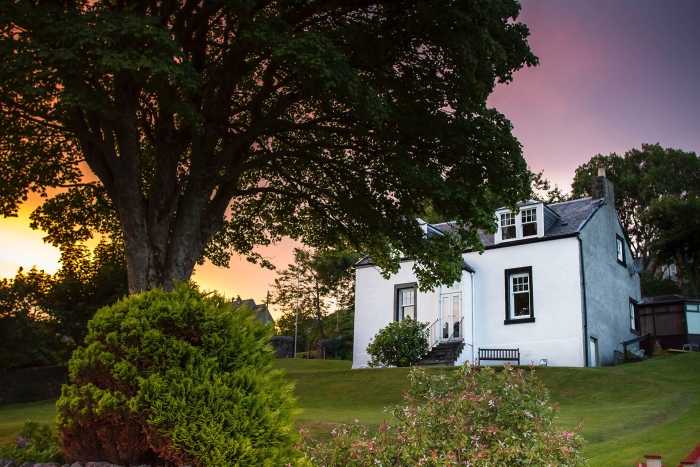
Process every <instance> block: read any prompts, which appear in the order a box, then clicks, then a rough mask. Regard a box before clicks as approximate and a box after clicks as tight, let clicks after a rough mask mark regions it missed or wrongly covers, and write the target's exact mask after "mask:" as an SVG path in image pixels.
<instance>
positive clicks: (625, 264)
mask: <svg viewBox="0 0 700 467" xmlns="http://www.w3.org/2000/svg"><path fill="white" fill-rule="evenodd" d="M615 259H616V260H617V264H619V265H620V266H624V267H627V262H626V261H620V260H619V259H617V258H615Z"/></svg>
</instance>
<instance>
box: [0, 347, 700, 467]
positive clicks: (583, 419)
mask: <svg viewBox="0 0 700 467" xmlns="http://www.w3.org/2000/svg"><path fill="white" fill-rule="evenodd" d="M278 366H279V367H280V368H282V369H283V370H285V372H286V373H287V374H288V376H289V377H290V379H292V380H293V381H294V382H295V384H296V394H297V397H298V399H299V405H300V406H301V408H302V410H301V413H300V414H299V416H298V419H299V424H300V425H301V426H303V427H304V428H306V429H307V430H309V431H311V432H312V433H314V434H316V435H320V436H323V435H324V434H326V433H327V432H328V431H330V428H331V426H332V425H333V424H335V423H344V422H352V421H353V420H359V421H360V422H362V423H366V424H369V425H376V424H377V423H379V422H380V421H381V420H383V419H385V418H386V417H388V414H387V413H386V412H385V411H384V408H385V407H386V406H390V405H393V404H396V403H398V402H400V400H401V392H402V390H403V389H404V388H405V387H406V384H407V381H406V374H407V370H405V369H382V370H350V364H349V362H343V361H319V360H279V361H278ZM432 371H443V370H432ZM536 372H537V374H538V376H539V377H540V378H542V380H543V381H544V382H545V384H546V385H547V387H548V388H549V390H550V392H551V395H552V398H553V399H554V400H555V401H556V402H557V403H558V404H559V405H560V407H561V412H560V416H559V424H560V425H561V426H562V427H566V428H573V427H576V426H578V425H580V426H581V428H582V431H583V435H584V437H585V439H586V441H587V445H586V455H587V456H588V457H589V458H590V463H591V465H601V466H616V465H619V466H629V465H634V463H635V461H636V460H638V459H640V458H641V457H642V456H643V455H644V454H646V453H660V454H663V455H664V460H665V463H666V465H676V464H677V463H678V461H679V460H680V459H681V458H682V457H683V456H685V455H686V454H687V453H688V452H689V451H690V450H691V449H692V448H693V447H694V446H695V445H696V444H697V443H699V442H700V423H698V420H700V354H694V355H690V354H689V355H679V356H673V357H661V358H657V359H653V360H649V361H647V362H643V363H636V364H628V365H621V366H617V367H610V368H591V369H573V368H541V369H537V370H536ZM53 413H54V410H53V403H52V402H39V403H32V404H21V405H6V406H4V407H0V441H7V440H9V439H11V438H12V436H13V435H14V434H15V433H16V432H17V431H18V429H19V427H20V426H21V424H22V422H23V421H24V420H26V419H33V420H37V421H48V420H50V419H51V418H52V416H53Z"/></svg>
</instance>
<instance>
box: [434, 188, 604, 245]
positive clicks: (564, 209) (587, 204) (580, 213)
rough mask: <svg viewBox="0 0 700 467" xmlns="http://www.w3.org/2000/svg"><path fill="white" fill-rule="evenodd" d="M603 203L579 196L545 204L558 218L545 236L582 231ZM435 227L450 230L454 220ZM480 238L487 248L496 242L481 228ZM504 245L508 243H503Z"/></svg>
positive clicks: (491, 235)
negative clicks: (569, 199)
mask: <svg viewBox="0 0 700 467" xmlns="http://www.w3.org/2000/svg"><path fill="white" fill-rule="evenodd" d="M602 204H603V200H602V199H594V198H579V199H575V200H571V201H564V202H561V203H550V204H545V208H546V209H549V210H551V211H552V212H554V213H555V214H556V215H557V216H558V219H557V220H556V222H555V223H554V224H553V225H552V226H550V227H549V228H548V229H547V230H546V231H545V233H544V237H543V238H544V239H546V238H558V237H563V236H567V235H574V234H576V233H578V232H580V231H581V229H582V228H583V226H584V225H585V223H586V221H587V220H588V219H589V218H590V217H591V216H592V215H593V213H594V212H595V211H596V210H597V209H598V208H599V207H600V206H601V205H602ZM433 227H435V228H436V229H438V230H440V231H441V232H449V231H451V230H453V229H454V228H455V225H454V223H453V222H443V223H442V224H433ZM479 239H480V240H481V243H483V245H484V247H486V248H488V247H490V246H493V245H494V244H495V242H494V240H493V234H492V233H489V232H486V231H483V230H479ZM539 240H541V239H539ZM502 245H504V246H505V245H507V244H506V243H502Z"/></svg>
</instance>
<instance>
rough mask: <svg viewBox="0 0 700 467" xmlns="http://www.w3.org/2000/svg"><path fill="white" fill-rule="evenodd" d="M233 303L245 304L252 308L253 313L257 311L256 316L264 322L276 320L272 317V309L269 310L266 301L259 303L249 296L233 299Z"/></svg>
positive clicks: (237, 304)
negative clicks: (243, 298)
mask: <svg viewBox="0 0 700 467" xmlns="http://www.w3.org/2000/svg"><path fill="white" fill-rule="evenodd" d="M231 303H233V304H234V305H236V306H244V307H246V308H248V309H250V310H251V311H253V313H255V317H256V318H257V320H258V321H260V322H261V323H263V324H267V323H274V322H275V320H274V319H273V318H272V315H271V314H270V310H268V308H267V305H265V304H264V303H261V304H259V305H258V304H256V303H255V300H253V299H252V298H247V299H245V300H242V299H240V298H237V299H235V300H232V301H231Z"/></svg>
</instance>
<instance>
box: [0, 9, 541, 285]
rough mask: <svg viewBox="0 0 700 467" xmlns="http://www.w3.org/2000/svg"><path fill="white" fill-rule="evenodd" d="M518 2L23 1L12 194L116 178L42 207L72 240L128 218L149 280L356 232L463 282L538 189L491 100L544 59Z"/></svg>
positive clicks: (428, 274) (11, 121)
mask: <svg viewBox="0 0 700 467" xmlns="http://www.w3.org/2000/svg"><path fill="white" fill-rule="evenodd" d="M518 13H519V5H518V3H517V2H516V1H515V0H497V1H491V2H464V1H457V0H451V1H447V2H442V3H441V4H440V5H439V7H438V6H436V5H435V4H434V3H432V2H425V1H408V2H391V1H380V2H374V3H371V4H365V3H362V2H360V3H357V2H317V1H314V2H310V1H294V2H274V3H270V4H264V5H262V4H259V3H256V2H247V1H235V2H204V3H202V2H195V3H187V2H185V3H181V2H174V3H172V2H171V3H167V2H166V3H156V4H148V3H139V4H123V3H119V4H115V3H114V2H107V1H97V2H77V3H73V4H71V5H70V6H65V7H64V6H50V5H37V4H34V3H31V2H10V3H9V4H6V5H4V6H3V7H2V8H0V20H1V21H0V24H2V25H3V26H0V27H1V28H2V29H0V52H2V56H3V57H4V58H6V60H5V61H4V63H3V67H2V70H0V109H1V110H2V115H1V116H0V118H1V119H2V120H1V121H0V163H2V164H3V166H7V167H9V168H10V170H8V171H7V172H6V173H5V174H4V175H2V177H3V178H2V180H0V181H3V182H5V183H3V184H2V185H3V186H4V187H6V188H2V189H0V191H1V190H4V191H2V192H1V193H0V194H1V195H3V196H1V197H0V198H1V199H2V201H1V202H0V213H4V214H12V213H14V212H16V208H17V205H18V203H20V202H21V201H22V200H23V199H25V198H26V196H27V195H28V194H29V193H30V192H33V191H36V192H40V193H44V192H45V191H46V189H47V188H50V187H63V188H65V186H66V185H75V184H77V183H79V182H80V181H81V177H80V175H81V172H83V171H86V169H85V165H86V166H87V168H88V169H89V170H90V171H91V172H92V173H93V174H94V175H95V176H96V177H97V179H98V180H99V183H97V185H99V186H96V187H95V188H96V193H94V194H90V193H88V192H87V190H83V189H72V190H70V191H69V192H68V193H61V194H60V195H59V197H58V198H57V199H55V200H53V201H52V202H51V204H49V205H48V206H46V207H45V208H42V209H41V210H40V211H39V212H38V213H37V214H36V215H35V216H34V221H35V223H36V225H37V226H41V227H42V228H46V229H48V232H49V240H50V241H52V242H54V243H58V244H61V245H63V244H65V242H68V241H74V240H75V239H81V240H82V239H85V238H86V237H88V236H89V235H91V234H95V233H104V232H105V231H109V232H110V234H111V233H112V232H113V231H114V227H115V225H116V224H117V221H118V224H119V229H120V230H121V231H122V232H121V233H122V234H123V235H121V238H123V239H124V240H125V242H126V244H125V251H126V255H127V262H128V263H129V266H130V267H129V271H130V287H131V289H132V290H142V289H147V288H150V287H153V286H160V285H164V286H166V287H170V286H172V284H173V283H175V282H178V281H185V280H187V279H188V278H189V277H190V275H191V273H192V270H193V268H194V266H195V264H196V263H197V262H201V261H203V260H204V259H205V258H207V259H210V260H212V261H213V262H214V263H215V264H217V265H226V264H228V259H229V257H230V256H231V254H242V255H245V256H246V257H248V258H249V259H250V260H252V261H256V262H261V263H263V264H264V265H268V263H266V261H265V259H264V258H262V257H261V256H260V255H259V254H258V253H256V251H255V247H256V246H259V245H267V244H270V243H271V242H274V241H277V240H279V239H280V238H282V237H291V238H293V239H296V240H299V241H301V242H302V243H305V244H307V245H309V246H312V247H315V248H327V247H331V246H334V245H346V244H349V245H351V246H352V247H353V249H355V250H356V251H362V252H363V253H366V254H369V255H371V256H372V257H373V258H374V259H375V262H376V264H377V265H378V266H380V267H381V268H382V269H383V270H384V271H393V270H395V269H396V268H397V267H398V263H399V260H400V258H401V256H410V257H414V258H416V259H417V262H418V263H417V264H418V266H417V269H416V273H417V274H418V276H419V278H420V279H421V282H422V284H421V286H422V287H430V286H434V285H436V284H437V283H441V282H451V281H452V280H454V279H455V276H454V274H455V270H456V269H455V264H456V261H457V256H458V255H459V254H460V253H461V251H458V250H460V248H461V247H463V246H465V245H466V246H469V247H478V238H477V236H476V235H475V232H476V230H477V229H479V228H491V227H492V226H493V218H492V217H493V211H494V209H495V208H496V207H498V206H502V205H506V204H513V203H515V202H517V201H519V200H521V199H523V198H525V197H526V196H527V194H528V192H529V180H528V176H527V168H526V165H525V162H524V160H523V158H522V152H521V148H520V145H519V143H518V142H517V140H516V139H515V138H514V137H513V135H512V132H511V126H510V123H509V122H508V120H507V119H506V118H505V117H504V116H503V115H501V114H500V113H498V112H497V111H496V110H494V109H489V108H488V107H487V105H486V98H487V97H488V95H489V94H490V92H491V91H492V90H493V87H494V85H495V83H496V82H499V81H500V82H504V81H509V80H511V79H512V75H513V72H514V71H515V70H517V69H519V68H521V67H523V66H531V65H535V64H536V63H537V59H536V57H535V56H534V55H533V54H532V52H531V51H530V49H529V46H528V44H527V36H528V31H527V28H526V27H525V26H524V25H522V24H521V23H518V22H517V15H518ZM81 164H85V165H81ZM81 204H82V205H83V206H84V208H85V209H84V212H85V213H87V214H89V215H80V212H81V210H80V209H79V206H80V205H81ZM428 204H432V205H433V206H434V208H435V209H436V210H438V212H441V213H444V214H445V215H447V216H449V220H455V221H458V222H459V223H460V225H462V226H463V228H462V229H461V230H460V231H458V232H457V233H456V234H457V236H458V237H459V238H458V239H457V240H450V242H451V243H450V245H448V247H449V248H448V249H447V250H444V249H440V248H438V247H439V246H445V245H438V244H436V243H433V241H432V240H428V239H425V238H424V237H423V236H422V235H421V231H420V229H418V227H417V226H416V225H415V218H416V217H418V216H419V215H420V214H421V213H422V211H423V209H424V207H425V206H426V205H428ZM107 211H111V212H112V214H111V215H110V214H109V213H108V212H107ZM66 219H67V220H69V221H70V222H66V223H62V221H64V220H66ZM458 246H459V247H458ZM399 252H400V253H399ZM443 263H444V264H443ZM437 264H439V266H436V265H437Z"/></svg>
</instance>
